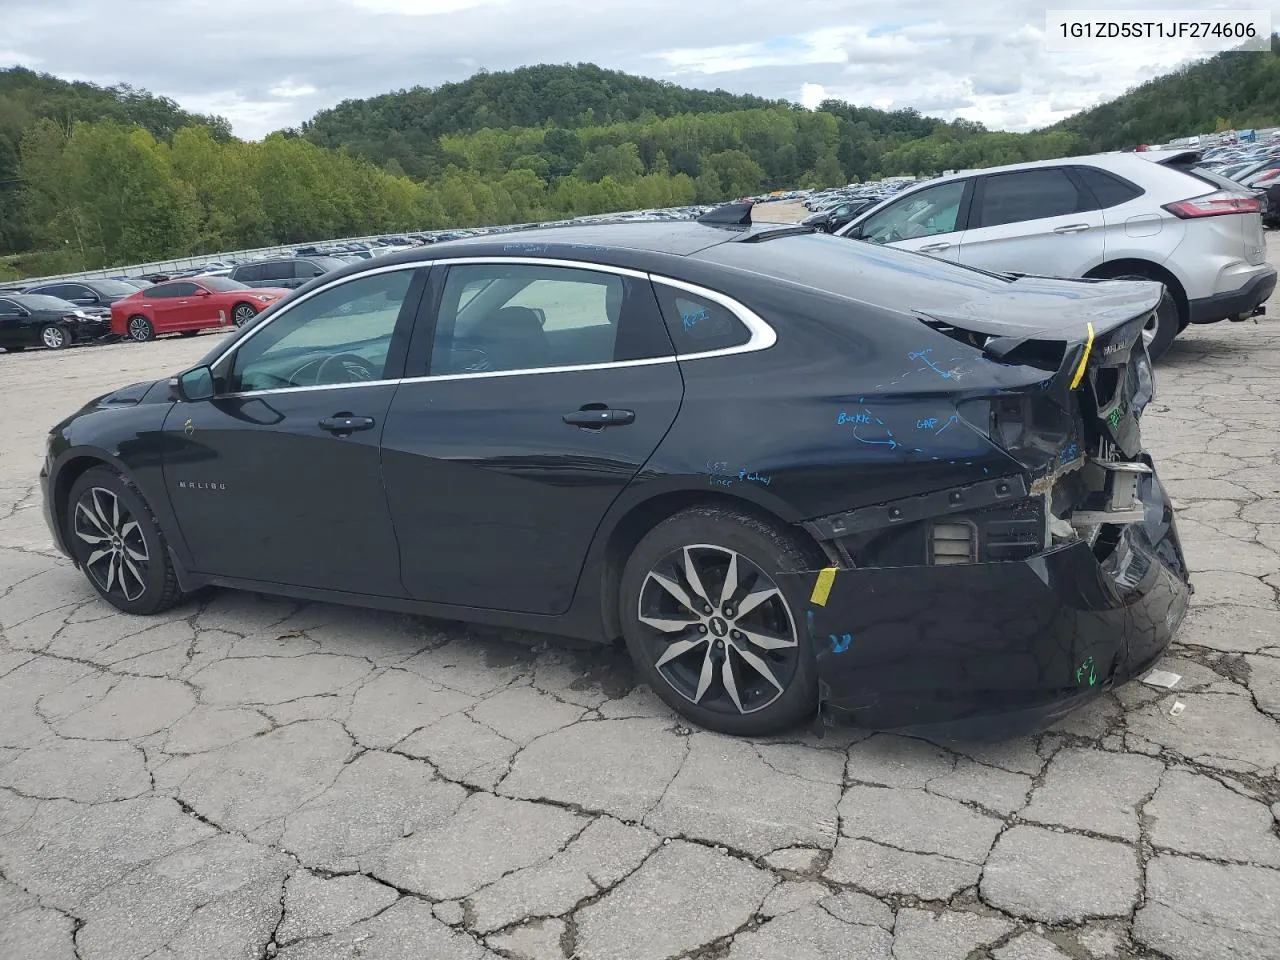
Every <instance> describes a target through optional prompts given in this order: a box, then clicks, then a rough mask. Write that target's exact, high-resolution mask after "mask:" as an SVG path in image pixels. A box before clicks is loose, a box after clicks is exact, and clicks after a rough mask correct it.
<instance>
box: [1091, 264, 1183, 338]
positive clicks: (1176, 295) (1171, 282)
mask: <svg viewBox="0 0 1280 960" xmlns="http://www.w3.org/2000/svg"><path fill="white" fill-rule="evenodd" d="M1135 273H1140V274H1145V275H1146V276H1149V277H1150V278H1151V279H1152V280H1156V281H1158V282H1160V283H1163V284H1164V285H1165V286H1166V287H1168V288H1169V293H1170V294H1172V295H1173V300H1174V303H1175V304H1177V307H1178V323H1179V325H1181V326H1185V325H1186V323H1187V321H1188V319H1189V318H1190V316H1191V307H1190V305H1189V302H1188V300H1187V290H1186V287H1184V286H1183V285H1182V281H1181V280H1179V279H1178V277H1177V276H1176V275H1175V274H1174V273H1173V272H1172V271H1170V270H1169V269H1168V268H1167V267H1163V266H1161V265H1160V264H1158V263H1154V262H1152V261H1150V260H1143V259H1142V258H1141V257H1123V258H1120V259H1116V260H1108V261H1106V262H1105V263H1100V264H1098V265H1097V266H1096V267H1094V268H1093V269H1092V270H1090V271H1089V272H1088V273H1086V274H1085V278H1086V279H1090V280H1105V279H1115V278H1116V277H1122V276H1127V275H1130V274H1135Z"/></svg>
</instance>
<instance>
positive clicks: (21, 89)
mask: <svg viewBox="0 0 1280 960" xmlns="http://www.w3.org/2000/svg"><path fill="white" fill-rule="evenodd" d="M41 117H48V118H49V119H51V120H55V121H57V122H58V123H60V124H62V125H63V126H70V125H71V124H72V123H74V122H75V121H77V120H90V121H92V120H116V121H119V122H120V123H124V124H128V125H130V126H133V125H137V126H140V127H144V128H146V129H147V130H149V131H150V132H151V135H152V136H154V137H156V138H157V139H160V140H168V139H169V138H171V137H172V136H173V134H174V133H175V132H176V131H177V130H179V129H181V128H182V127H189V126H196V125H202V126H207V127H210V128H212V129H213V131H214V135H215V136H216V137H218V138H219V139H224V140H225V139H229V138H230V137H231V125H230V124H229V123H227V121H226V120H224V119H223V118H221V117H209V116H204V115H203V114H198V113H190V112H189V111H186V110H183V109H182V108H181V107H180V106H178V104H177V103H175V102H174V101H173V100H170V99H169V98H168V97H157V96H156V95H155V94H153V93H148V92H147V91H145V90H135V89H134V88H133V87H131V86H129V84H127V83H121V84H117V85H116V86H114V87H99V86H97V85H96V84H92V83H81V82H78V81H73V80H63V79H60V78H59V77H54V76H50V75H49V74H47V73H36V72H35V71H34V70H28V69H26V68H25V67H8V68H0V150H3V149H4V144H5V142H6V141H7V142H8V143H9V144H11V145H12V146H13V147H15V148H16V147H17V145H18V141H19V140H20V139H21V136H22V133H23V131H25V130H26V129H27V128H28V127H30V126H31V125H32V124H33V123H35V122H36V121H37V120H39V119H40V118H41Z"/></svg>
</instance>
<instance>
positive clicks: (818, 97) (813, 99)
mask: <svg viewBox="0 0 1280 960" xmlns="http://www.w3.org/2000/svg"><path fill="white" fill-rule="evenodd" d="M825 99H827V88H826V87H824V86H823V85H822V84H820V83H802V84H801V85H800V103H801V105H803V106H806V107H808V108H809V109H810V110H813V109H815V108H816V107H817V106H818V104H820V103H822V101H823V100H825Z"/></svg>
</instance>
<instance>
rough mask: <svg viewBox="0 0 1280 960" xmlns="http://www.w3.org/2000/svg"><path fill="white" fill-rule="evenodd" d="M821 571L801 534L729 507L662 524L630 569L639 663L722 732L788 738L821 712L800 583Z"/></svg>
mask: <svg viewBox="0 0 1280 960" xmlns="http://www.w3.org/2000/svg"><path fill="white" fill-rule="evenodd" d="M818 565H820V561H819V560H818V559H817V558H816V557H812V556H810V551H809V549H807V548H806V547H805V545H804V544H803V543H802V542H801V541H800V540H799V539H798V538H796V537H795V536H793V535H791V534H789V533H787V532H784V531H782V530H780V529H778V528H777V527H775V526H773V525H772V524H768V523H765V522H764V521H762V520H759V519H757V518H755V517H752V516H748V515H746V514H742V513H738V512H737V511H734V510H729V509H726V508H723V507H719V506H710V505H708V506H703V507H694V508H692V509H689V510H685V511H683V512H681V513H678V514H676V515H675V516H673V517H670V518H669V519H667V520H665V521H663V522H662V523H660V524H659V525H658V526H657V527H655V528H654V529H653V530H652V531H651V532H650V533H649V534H648V535H647V536H645V538H644V539H643V540H641V541H640V543H639V544H638V545H637V546H636V548H635V550H634V551H633V552H632V554H631V557H630V559H629V560H628V561H627V564H626V567H625V568H624V570H623V574H622V583H621V588H620V590H619V604H620V609H619V613H620V615H621V622H622V632H623V636H624V638H625V639H626V643H627V649H628V651H629V652H630V654H631V657H632V659H633V660H634V661H635V664H636V668H637V669H638V671H639V672H640V674H641V675H642V676H643V677H644V678H645V679H646V680H647V681H648V683H649V685H650V686H651V687H652V688H653V690H654V692H655V693H657V694H658V696H659V697H661V698H662V699H663V700H664V701H665V702H666V703H667V704H668V705H669V706H671V707H672V708H674V709H675V710H676V711H677V712H679V713H680V714H682V715H684V716H685V717H687V718H688V719H690V720H691V721H693V722H694V723H696V724H698V725H699V726H702V727H706V728H707V729H710V730H716V731H718V732H720V733H728V734H735V735H739V736H758V735H764V734H773V733H779V732H781V731H783V730H786V729H788V728H790V727H792V726H794V725H795V724H797V723H799V722H800V721H801V720H803V719H804V718H805V717H807V716H809V715H810V714H812V712H813V711H814V709H815V708H816V707H817V703H818V677H817V665H816V662H815V660H814V656H813V651H812V649H811V647H810V644H809V637H808V633H807V631H806V629H805V620H804V609H805V607H804V603H805V598H804V597H803V596H800V595H799V581H798V578H782V577H778V576H777V574H778V573H779V572H797V571H800V570H805V569H814V567H815V566H818Z"/></svg>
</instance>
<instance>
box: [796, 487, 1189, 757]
mask: <svg viewBox="0 0 1280 960" xmlns="http://www.w3.org/2000/svg"><path fill="white" fill-rule="evenodd" d="M1141 499H1142V502H1143V507H1144V510H1145V520H1144V521H1143V522H1141V523H1131V524H1128V525H1126V526H1125V527H1124V528H1123V530H1122V532H1121V534H1120V538H1119V543H1118V545H1117V546H1116V547H1115V549H1114V550H1113V551H1112V552H1111V553H1110V555H1108V556H1107V557H1106V558H1105V559H1103V560H1101V561H1100V560H1098V559H1097V557H1096V556H1095V554H1094V550H1093V548H1091V547H1090V546H1089V544H1088V543H1086V542H1085V541H1083V540H1077V541H1073V542H1070V543H1067V544H1064V545H1062V546H1059V547H1056V548H1054V549H1052V550H1049V551H1046V552H1044V553H1041V554H1038V555H1036V556H1034V557H1031V558H1030V559H1028V560H1025V561H1019V562H1003V563H977V564H962V565H955V566H912V567H896V568H892V567H889V568H862V569H842V570H834V569H828V570H826V571H809V572H807V573H800V574H793V575H792V576H796V577H800V578H801V579H802V581H803V582H802V583H801V584H800V585H799V586H800V587H801V589H803V590H804V595H805V596H808V597H810V598H811V602H810V604H809V609H808V612H807V616H806V621H807V624H808V629H809V632H810V638H811V642H812V643H813V649H814V650H815V652H816V655H817V660H818V673H819V690H820V697H821V700H822V703H823V706H824V708H825V709H826V710H827V711H828V715H836V716H839V715H843V716H844V718H845V719H847V720H850V721H852V722H855V723H857V724H859V725H861V726H868V727H876V728H880V729H904V728H905V729H930V730H931V729H933V728H936V727H943V728H946V730H947V732H948V733H949V734H951V735H960V736H977V737H982V738H1002V737H1005V736H1012V735H1015V734H1019V733H1023V732H1026V731H1028V730H1031V729H1039V728H1043V727H1044V726H1047V725H1048V724H1050V723H1052V722H1054V721H1055V720H1056V719H1058V718H1060V717H1061V716H1063V715H1064V714H1066V713H1068V712H1070V711H1071V710H1074V709H1075V708H1076V707H1078V706H1080V705H1081V704H1083V703H1086V702H1088V701H1089V700H1091V699H1093V698H1094V697H1096V696H1098V695H1099V694H1100V693H1102V692H1103V691H1104V690H1107V689H1111V688H1113V687H1115V686H1117V685H1119V684H1122V683H1124V682H1125V681H1127V680H1129V679H1131V678H1133V677H1134V676H1136V675H1138V674H1139V673H1141V672H1143V671H1144V670H1145V669H1146V668H1147V667H1148V666H1149V665H1151V664H1152V663H1154V662H1155V661H1156V660H1158V659H1159V658H1160V656H1161V654H1162V653H1163V652H1164V650H1165V648H1166V647H1167V646H1168V644H1169V642H1170V640H1171V639H1172V637H1173V634H1174V631H1175V630H1176V629H1177V627H1178V625H1179V623H1180V622H1181V621H1182V618H1183V616H1184V614H1185V612H1186V609H1187V604H1188V600H1189V597H1190V593H1191V587H1190V584H1189V580H1188V574H1187V569H1186V564H1185V561H1184V559H1183V555H1182V548H1181V545H1180V543H1179V540H1178V535H1177V529H1176V524H1175V521H1174V517H1173V510H1172V507H1171V506H1170V504H1169V501H1168V498H1167V496H1166V495H1165V492H1164V490H1163V488H1162V487H1161V485H1160V483H1159V481H1158V480H1157V479H1156V477H1155V476H1154V475H1152V476H1150V477H1148V478H1146V479H1144V480H1143V482H1142V487H1141Z"/></svg>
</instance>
